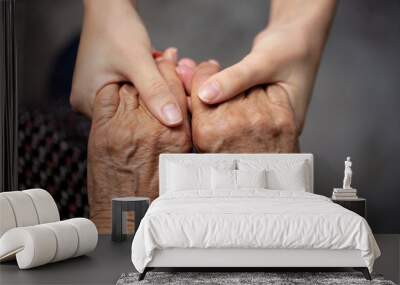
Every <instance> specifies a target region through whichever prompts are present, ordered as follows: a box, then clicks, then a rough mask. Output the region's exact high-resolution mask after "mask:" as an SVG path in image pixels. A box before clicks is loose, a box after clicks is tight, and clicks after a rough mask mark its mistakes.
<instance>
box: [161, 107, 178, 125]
mask: <svg viewBox="0 0 400 285" xmlns="http://www.w3.org/2000/svg"><path fill="white" fill-rule="evenodd" d="M162 113H163V115H164V119H165V120H166V121H167V122H168V123H170V124H176V123H179V122H180V121H182V114H181V111H180V110H179V108H178V106H176V104H173V103H169V104H166V105H165V106H164V107H163V108H162Z"/></svg>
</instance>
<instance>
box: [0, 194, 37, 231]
mask: <svg viewBox="0 0 400 285" xmlns="http://www.w3.org/2000/svg"><path fill="white" fill-rule="evenodd" d="M1 196H3V197H5V198H7V199H8V201H9V202H10V205H11V207H12V209H13V212H14V215H15V221H16V224H17V227H26V226H33V225H37V224H38V223H39V220H38V215H37V213H36V208H35V206H34V204H33V201H32V199H31V198H30V196H29V195H28V194H26V193H24V192H22V191H10V192H2V193H1Z"/></svg>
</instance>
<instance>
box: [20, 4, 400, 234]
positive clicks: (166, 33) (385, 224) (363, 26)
mask: <svg viewBox="0 0 400 285" xmlns="http://www.w3.org/2000/svg"><path fill="white" fill-rule="evenodd" d="M268 6H269V4H268V2H267V1H265V0H253V1H240V0H234V1H233V0H229V1H228V0H225V1H222V0H219V1H215V0H207V1H204V0H203V1H195V0H190V1H189V0H181V1H178V0H174V1H172V0H170V1H163V0H147V1H139V10H140V13H141V15H142V17H143V19H144V22H145V24H146V26H147V27H148V29H149V33H150V35H151V38H152V40H153V44H154V46H155V47H157V48H159V49H162V48H166V47H168V46H176V47H178V48H179V51H180V54H181V55H182V56H189V57H193V58H194V59H196V60H203V59H208V58H215V59H218V60H219V61H220V62H221V63H222V64H223V65H225V66H227V65H229V64H232V63H234V62H236V61H238V60H239V59H240V58H241V57H242V56H244V55H245V54H246V53H247V52H248V50H249V48H250V45H251V42H252V39H253V37H254V35H256V33H257V32H258V31H259V30H261V29H262V28H263V27H264V26H265V23H266V21H267V15H268ZM17 7H18V9H19V10H18V13H19V21H20V22H19V31H20V36H19V43H20V77H21V80H22V82H23V83H22V84H21V87H20V88H21V89H20V90H21V96H20V100H21V104H24V105H25V106H30V107H31V108H35V106H36V105H38V104H43V102H45V101H44V100H45V99H46V98H47V97H48V96H51V95H52V94H49V92H50V91H49V90H50V89H49V87H48V86H49V84H51V82H50V81H51V79H50V78H51V75H52V74H51V73H52V72H53V69H52V65H53V64H54V57H55V56H57V55H58V54H59V53H60V50H62V49H63V48H65V47H66V46H67V45H68V43H69V42H70V41H71V38H72V37H73V36H76V35H77V34H79V31H80V26H81V23H82V3H81V1H80V0H69V1H53V0H36V1H29V0H19V1H17ZM399 52H400V1H397V0H385V1H374V0H368V1H366V0H357V1H356V0H353V1H342V2H340V3H339V6H338V10H337V15H336V19H335V21H334V24H333V28H332V32H331V36H330V38H329V41H328V43H327V47H326V50H325V53H324V55H323V60H322V63H321V68H320V72H319V75H318V78H317V81H316V86H315V89H314V95H313V99H312V101H311V105H310V109H309V113H308V118H307V122H306V125H305V129H304V132H303V135H302V137H301V144H302V151H303V152H311V153H314V154H315V172H316V175H315V177H316V187H315V192H316V193H318V194H323V195H330V194H331V191H332V188H333V187H337V186H340V185H341V183H342V179H343V161H344V159H345V157H346V156H347V155H350V156H351V157H352V159H353V169H354V180H353V181H354V183H353V187H356V188H358V190H359V194H360V195H361V196H363V197H365V198H367V201H368V202H367V203H368V220H369V222H370V224H371V227H372V229H373V231H374V232H376V233H400V219H399V217H400V189H399V188H400V187H399V186H400V183H399V178H400V167H399V162H400V114H399V109H400V55H399ZM64 103H66V102H64Z"/></svg>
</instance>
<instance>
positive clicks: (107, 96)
mask: <svg viewBox="0 0 400 285" xmlns="http://www.w3.org/2000/svg"><path fill="white" fill-rule="evenodd" d="M118 91H119V86H118V84H109V85H106V86H105V87H103V88H102V89H101V90H100V91H99V93H97V95H96V97H95V99H94V105H93V123H99V122H101V121H108V120H109V119H111V118H112V117H113V116H114V114H115V112H116V111H117V109H118V105H119V95H118Z"/></svg>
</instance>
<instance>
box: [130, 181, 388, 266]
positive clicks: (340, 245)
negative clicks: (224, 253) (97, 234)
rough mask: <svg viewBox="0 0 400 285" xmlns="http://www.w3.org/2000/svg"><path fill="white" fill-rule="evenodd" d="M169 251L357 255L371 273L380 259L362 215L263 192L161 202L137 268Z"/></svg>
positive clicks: (321, 200) (142, 231)
mask: <svg viewBox="0 0 400 285" xmlns="http://www.w3.org/2000/svg"><path fill="white" fill-rule="evenodd" d="M165 248H274V249H279V248H302V249H358V250H360V251H361V255H362V257H363V259H364V260H365V264H366V266H367V267H368V268H369V270H370V271H371V272H372V267H373V263H374V260H375V259H376V258H377V257H379V255H380V251H379V248H378V246H377V244H376V241H375V239H374V237H373V235H372V232H371V229H370V227H369V226H368V223H367V222H366V221H365V219H364V218H362V217H360V216H359V215H357V214H355V213H353V212H351V211H349V210H347V209H344V208H343V207H341V206H339V205H337V204H335V203H333V202H332V201H330V199H328V198H326V197H323V196H320V195H316V194H311V193H307V192H299V191H277V190H261V189H260V190H258V189H248V190H240V191H233V192H230V191H226V192H224V191H222V192H218V193H217V196H216V193H206V192H202V193H200V194H199V192H198V191H183V192H171V193H167V194H164V195H163V196H161V197H159V198H157V199H156V200H155V201H154V202H153V203H152V204H151V206H150V208H149V210H148V211H147V213H146V215H145V217H144V218H143V220H142V222H141V223H140V226H139V229H138V231H137V233H136V235H135V237H134V240H133V243H132V262H133V264H134V266H135V268H136V269H137V270H138V271H139V272H143V270H144V268H145V267H146V265H147V264H148V263H149V262H150V261H151V260H152V257H153V252H154V250H155V249H165Z"/></svg>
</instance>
